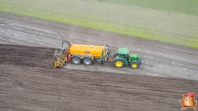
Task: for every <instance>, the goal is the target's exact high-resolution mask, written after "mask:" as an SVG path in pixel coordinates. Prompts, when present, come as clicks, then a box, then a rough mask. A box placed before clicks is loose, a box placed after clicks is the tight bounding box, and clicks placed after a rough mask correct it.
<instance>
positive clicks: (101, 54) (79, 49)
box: [53, 41, 143, 69]
mask: <svg viewBox="0 0 198 111" xmlns="http://www.w3.org/2000/svg"><path fill="white" fill-rule="evenodd" d="M65 43H67V45H68V48H65V47H64V44H65ZM54 58H55V61H54V66H53V67H54V68H56V67H62V66H64V65H66V61H68V62H70V61H71V62H72V63H73V64H81V63H83V64H85V65H92V64H93V62H94V61H98V62H99V63H101V64H103V62H105V61H113V64H114V66H115V67H123V66H127V65H130V67H131V68H134V69H136V68H138V67H139V66H141V65H142V63H143V61H142V60H141V58H140V56H139V55H138V54H130V53H129V49H128V48H119V49H118V51H117V52H116V53H115V55H114V59H113V60H112V58H111V56H110V48H109V46H108V45H103V46H97V45H82V44H71V43H69V42H68V41H63V42H62V49H61V51H60V52H58V51H57V50H56V51H55V52H54Z"/></svg>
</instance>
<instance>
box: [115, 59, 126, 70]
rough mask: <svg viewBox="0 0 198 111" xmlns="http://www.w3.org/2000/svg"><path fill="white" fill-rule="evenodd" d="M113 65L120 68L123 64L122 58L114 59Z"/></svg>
mask: <svg viewBox="0 0 198 111" xmlns="http://www.w3.org/2000/svg"><path fill="white" fill-rule="evenodd" d="M114 66H115V67H118V68H121V67H123V66H124V62H123V61H122V60H116V61H115V62H114Z"/></svg>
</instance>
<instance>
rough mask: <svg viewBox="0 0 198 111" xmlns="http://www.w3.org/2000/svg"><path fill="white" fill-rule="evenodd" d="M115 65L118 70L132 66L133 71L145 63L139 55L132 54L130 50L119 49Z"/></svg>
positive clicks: (115, 56)
mask: <svg viewBox="0 0 198 111" xmlns="http://www.w3.org/2000/svg"><path fill="white" fill-rule="evenodd" d="M113 63H114V66H115V67H118V68H121V67H124V66H130V67H131V68H133V69H137V68H139V66H141V65H142V64H143V61H142V59H141V58H140V56H139V55H138V54H130V51H129V49H128V48H119V49H118V51H117V52H116V53H115V55H114V60H113Z"/></svg>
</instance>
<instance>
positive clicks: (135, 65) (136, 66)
mask: <svg viewBox="0 0 198 111" xmlns="http://www.w3.org/2000/svg"><path fill="white" fill-rule="evenodd" d="M130 66H131V68H132V69H137V68H138V67H139V65H138V63H137V62H131V64H130Z"/></svg>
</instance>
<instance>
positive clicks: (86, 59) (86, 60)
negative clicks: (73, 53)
mask: <svg viewBox="0 0 198 111" xmlns="http://www.w3.org/2000/svg"><path fill="white" fill-rule="evenodd" d="M92 63H93V61H92V60H91V59H90V58H84V59H83V64H85V65H91V64H92Z"/></svg>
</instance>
